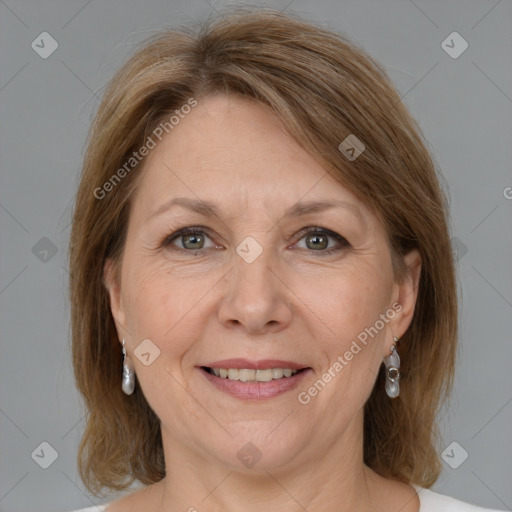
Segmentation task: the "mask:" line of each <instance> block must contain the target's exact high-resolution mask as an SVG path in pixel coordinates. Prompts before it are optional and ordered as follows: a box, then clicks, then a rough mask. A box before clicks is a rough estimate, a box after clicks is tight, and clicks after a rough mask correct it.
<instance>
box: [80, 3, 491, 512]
mask: <svg viewBox="0 0 512 512" xmlns="http://www.w3.org/2000/svg"><path fill="white" fill-rule="evenodd" d="M447 208H448V207H447V204H446V199H445V196H444V194H443V191H442V190H441V188H440V186H439V182H438V177H437V175H436V170H435V166H434V164H433V162H432V159H431V158H430V156H429V154H428V152H427V150H426V148H425V144H424V142H423V139H422V136H421V132H420V130H419V128H418V126H417V124H416V123H415V122H414V120H413V119H412V118H411V117H410V115H409V113H408V112H407V110H406V108H405V107H404V105H403V104H402V103H401V101H400V98H399V96H398V95H397V92H396V91H395V89H394V88H393V86H392V84H391V82H390V80H389V79H388V77H387V76H386V74H385V72H384V71H383V69H382V68H381V67H380V66H379V65H378V64H377V63H376V62H375V61H373V59H371V58H370V57H369V56H368V55H366V54H365V53H364V52H363V51H362V50H361V49H359V48H357V47H355V46H354V45H353V44H352V43H350V42H349V41H347V40H346V39H344V38H343V37H341V36H339V35H337V34H334V33H332V32H329V31H326V30H324V29H321V28H319V27H316V26H314V25H312V24H310V23H307V22H305V21H303V20H301V19H300V18H298V17H290V16H288V15H284V14H282V13H279V12H276V11H270V10H262V11H259V10H254V11H253V10H251V9H247V8H245V9H240V8H239V9H237V10H235V11H234V12H233V13H230V14H224V15H222V16H220V17H219V18H218V19H213V20H210V21H209V22H208V23H207V24H206V25H204V26H203V27H202V29H201V30H200V31H199V32H197V33H196V32H194V31H192V30H188V29H182V30H176V31H168V32H164V33H162V34H161V35H159V36H158V37H156V38H154V39H153V40H152V41H150V42H148V43H147V44H146V45H145V46H144V47H143V48H142V49H141V50H140V51H139V52H138V53H137V54H136V55H134V56H133V57H132V58H131V59H130V60H129V61H128V62H127V63H126V64H125V65H124V66H123V68H122V69H121V70H120V71H119V72H118V73H117V75H116V76H115V77H114V79H113V80H112V81H111V83H110V85H109V87H108V89H107V91H106V93H105V96H104V99H103V102H102V104H101V106H100V108H99V111H98V114H97V116H96V119H95V121H94V124H93V127H92V130H91V135H90V140H89V147H88V151H87V155H86V158H85V163H84V169H83V174H82V179H81V182H80V186H79V190H78V195H77V200H76V206H75V213H74V219H73V228H72V234H71V241H70V269H71V284H70V287H71V301H72V305H73V308H72V330H73V361H74V369H75V375H76V382H77V386H78V388H79V390H80V392H81V393H82V395H83V396H84V398H85V401H86V406H87V408H88V411H89V413H90V414H89V417H88V422H87V426H86V429H85V433H84V436H83V439H82V442H81V445H80V450H79V470H80V474H81V477H82V479H83V481H84V483H85V485H86V486H87V488H88V489H89V490H90V491H91V492H92V493H94V494H96V495H98V496H99V495H101V491H102V490H103V489H105V488H106V489H110V490H117V491H119V490H123V489H125V488H126V487H128V486H129V485H130V484H131V483H132V482H133V481H134V480H138V481H140V482H141V483H142V484H143V485H144V487H143V488H142V489H140V490H138V491H136V492H134V493H131V494H129V495H127V496H125V497H123V498H121V499H119V500H116V501H114V502H112V503H110V504H107V505H105V506H102V507H100V510H106V511H107V512H118V511H122V512H130V511H132V510H133V511H142V510H143V511H150V510H155V511H156V510H158V511H166V512H171V511H172V512H174V511H178V510H180V511H181V510H188V511H195V510H199V511H200V510H208V511H217V510H219V511H220V510H223V511H231V510H237V511H238V510H244V511H252V510H269V511H274V510H275V511H277V510H279V511H288V510H290V511H291V510H294V511H295V510H315V511H317V510H318V511H336V512H340V511H341V512H344V511H348V510H351V511H354V510H364V511H371V510H379V511H380V512H391V511H393V512H396V511H398V510H400V511H402V512H417V511H418V510H420V511H421V512H429V511H435V512H442V511H472V510H483V509H481V508H478V507H473V506H471V505H468V504H465V503H463V502H460V501H458V500H455V499H452V498H449V497H446V496H441V495H439V494H436V493H433V492H432V491H429V490H428V487H430V486H431V485H432V484H433V483H434V482H435V481H436V479H437V477H438V475H439V473H440V471H441V464H440V461H439V455H438V454H439V453H440V444H439V440H438V432H437V426H436V423H435V419H436V413H437V411H438V409H439V406H440V404H441V403H442V400H443V399H444V398H445V397H446V396H447V393H448V391H449V389H450V386H451V383H452V379H453V369H454V357H455V351H456V340H457V295H456V286H455V282H456V280H455V269H454V263H453V259H452V251H451V247H450V241H449V240H450V235H449V232H448V226H447V216H448V211H447ZM91 510H97V507H93V508H92V509H91Z"/></svg>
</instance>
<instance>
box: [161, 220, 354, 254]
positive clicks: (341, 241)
mask: <svg viewBox="0 0 512 512" xmlns="http://www.w3.org/2000/svg"><path fill="white" fill-rule="evenodd" d="M198 233H199V234H205V235H207V236H208V238H213V237H212V236H211V232H210V230H209V229H208V228H206V227H204V226H189V227H185V228H181V229H179V230H177V231H175V232H174V233H172V234H171V235H169V236H167V237H165V238H164V240H163V241H162V243H161V244H160V245H161V247H168V246H170V245H172V242H173V241H174V240H176V239H177V238H180V237H182V236H185V235H191V234H198ZM310 234H315V235H316V234H320V235H327V236H328V237H331V238H334V239H335V240H337V242H338V245H336V246H334V247H331V248H330V249H325V250H318V251H315V250H313V249H310V251H311V252H318V253H319V255H320V256H325V255H329V254H332V253H334V252H337V251H340V250H341V249H344V248H347V247H350V243H349V242H348V241H347V239H346V238H344V237H342V236H341V235H339V234H338V233H336V232H334V231H331V230H330V229H325V228H320V227H316V226H311V227H308V228H304V229H302V230H301V231H299V233H297V235H296V236H299V238H298V240H297V242H298V241H300V240H302V239H303V238H304V237H305V236H307V235H310ZM175 248H176V249H178V250H182V251H186V252H194V253H197V252H201V251H203V250H204V249H196V250H195V251H194V249H185V248H184V247H175ZM207 249H211V247H208V248H207Z"/></svg>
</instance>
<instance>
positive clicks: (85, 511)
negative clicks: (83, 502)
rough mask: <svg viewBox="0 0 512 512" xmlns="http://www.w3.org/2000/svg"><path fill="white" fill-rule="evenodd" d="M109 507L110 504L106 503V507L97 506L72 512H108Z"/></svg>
mask: <svg viewBox="0 0 512 512" xmlns="http://www.w3.org/2000/svg"><path fill="white" fill-rule="evenodd" d="M108 505H109V503H105V504H104V505H95V506H94V507H88V508H81V509H78V510H72V511H71V512H98V511H99V512H106V510H107V506H108Z"/></svg>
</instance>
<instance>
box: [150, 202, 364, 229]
mask: <svg viewBox="0 0 512 512" xmlns="http://www.w3.org/2000/svg"><path fill="white" fill-rule="evenodd" d="M174 205H177V206H181V207H182V208H185V209H187V210H190V211H192V212H195V213H198V214H199V215H203V216H205V217H209V216H215V217H218V218H221V212H220V210H219V208H218V207H217V205H215V203H212V202H210V201H204V200H202V199H191V198H189V197H175V198H174V199H171V200H170V201H167V202H166V203H164V204H162V205H161V206H159V207H158V208H157V209H156V210H155V211H153V212H152V213H151V214H150V215H149V217H148V219H147V220H149V219H152V218H153V217H156V216H158V215H161V214H162V213H164V212H166V211H167V210H169V209H170V208H171V207H172V206H174ZM336 207H338V208H340V207H341V208H345V209H346V210H348V211H350V212H352V213H353V214H354V215H355V216H356V217H358V218H359V220H361V221H362V222H363V223H365V217H364V215H363V214H362V212H361V210H360V209H359V208H358V207H357V206H356V205H354V204H352V203H348V202H346V201H341V200H330V201H299V202H297V203H295V204H294V205H292V206H291V207H290V208H288V209H287V210H286V211H285V213H284V215H283V218H285V217H291V218H295V217H300V216H303V215H307V214H310V213H316V212H321V211H324V210H328V209H330V208H336Z"/></svg>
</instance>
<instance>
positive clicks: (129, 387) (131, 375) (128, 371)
mask: <svg viewBox="0 0 512 512" xmlns="http://www.w3.org/2000/svg"><path fill="white" fill-rule="evenodd" d="M122 388H123V391H124V392H125V393H126V394H127V395H131V394H132V393H133V390H134V389H135V371H134V369H133V363H132V360H131V359H130V358H129V357H128V356H127V355H126V349H125V348H124V338H123V384H122Z"/></svg>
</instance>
